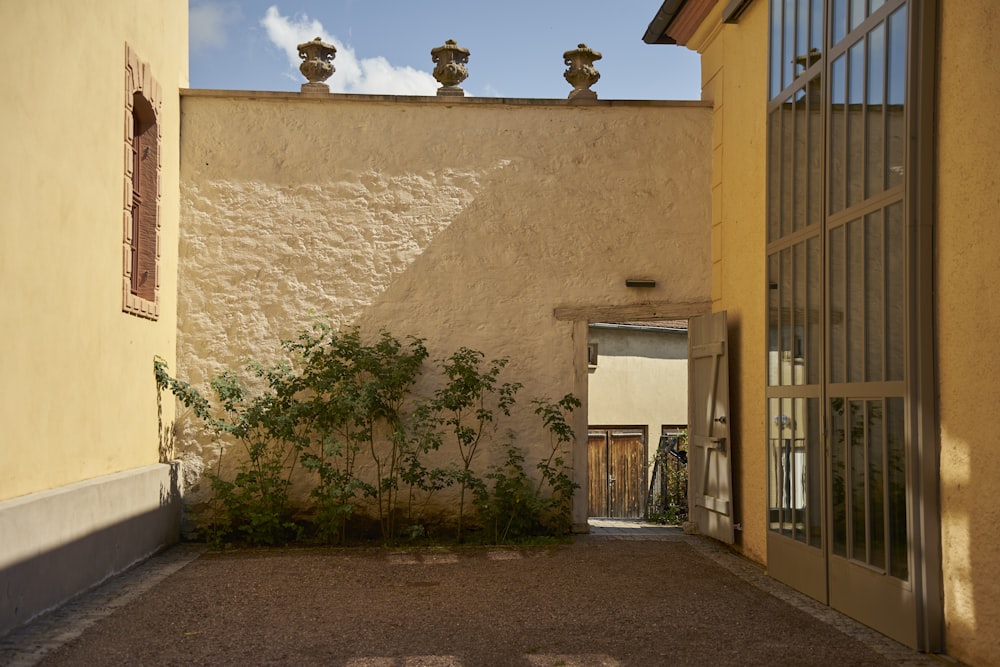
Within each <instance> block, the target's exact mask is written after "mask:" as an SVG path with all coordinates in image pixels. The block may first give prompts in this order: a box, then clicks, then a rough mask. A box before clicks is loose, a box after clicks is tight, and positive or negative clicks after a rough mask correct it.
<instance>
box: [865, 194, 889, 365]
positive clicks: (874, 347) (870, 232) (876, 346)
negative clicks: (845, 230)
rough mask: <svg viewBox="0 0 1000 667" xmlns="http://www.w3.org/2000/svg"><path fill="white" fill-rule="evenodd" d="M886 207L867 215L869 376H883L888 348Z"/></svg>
mask: <svg viewBox="0 0 1000 667" xmlns="http://www.w3.org/2000/svg"><path fill="white" fill-rule="evenodd" d="M882 238H883V232H882V211H876V212H875V213H871V214H869V215H867V216H865V280H864V283H865V294H866V296H867V298H866V299H865V322H866V327H865V329H866V331H865V333H866V340H865V379H866V380H868V381H869V382H878V381H880V380H882V355H883V352H884V351H885V334H884V329H883V326H884V323H885V298H884V289H885V277H884V271H885V261H884V254H883V253H884V249H883V247H882Z"/></svg>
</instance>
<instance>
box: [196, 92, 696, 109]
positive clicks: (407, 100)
mask: <svg viewBox="0 0 1000 667" xmlns="http://www.w3.org/2000/svg"><path fill="white" fill-rule="evenodd" d="M180 94H181V97H213V98H220V99H255V100H301V101H308V102H368V103H372V102H388V103H395V104H441V105H444V106H457V105H472V106H482V105H489V106H536V107H538V106H541V107H546V106H547V107H598V108H611V107H656V108H670V107H680V108H685V107H692V108H699V109H701V108H704V109H710V108H712V102H709V101H703V100H601V99H597V100H573V101H571V100H568V99H545V98H522V97H445V96H442V97H437V96H430V95H426V96H422V95H357V94H351V93H326V94H315V93H313V94H302V93H295V92H284V91H260V90H216V89H210V88H181V89H180Z"/></svg>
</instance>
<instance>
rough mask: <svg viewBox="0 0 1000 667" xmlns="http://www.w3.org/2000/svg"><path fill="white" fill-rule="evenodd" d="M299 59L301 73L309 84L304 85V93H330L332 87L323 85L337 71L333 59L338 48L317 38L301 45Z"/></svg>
mask: <svg viewBox="0 0 1000 667" xmlns="http://www.w3.org/2000/svg"><path fill="white" fill-rule="evenodd" d="M298 49H299V58H302V64H301V65H299V71H300V72H302V76H304V77H305V78H306V79H307V80H308V81H309V83H303V84H302V92H303V93H329V92H330V86H328V85H326V84H325V83H323V82H324V81H326V80H327V79H329V78H330V76H331V75H332V74H333V73H334V71H336V70H335V69H334V67H333V59H334V58H335V57H336V55H337V47H335V46H334V45H333V44H327V43H326V42H324V41H323V40H322V39H320V38H319V37H317V38H316V39H314V40H312V41H311V42H305V43H304V44H299V46H298Z"/></svg>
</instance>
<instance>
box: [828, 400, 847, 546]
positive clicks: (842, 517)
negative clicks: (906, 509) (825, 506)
mask: <svg viewBox="0 0 1000 667" xmlns="http://www.w3.org/2000/svg"><path fill="white" fill-rule="evenodd" d="M846 435H847V434H846V433H845V432H844V399H843V398H831V399H830V473H831V480H832V485H831V489H830V493H831V498H830V512H831V515H832V524H833V535H832V536H831V537H832V544H833V553H835V554H836V555H838V556H846V555H847V480H846V478H845V475H844V461H845V453H844V452H845V446H846V443H847V439H846Z"/></svg>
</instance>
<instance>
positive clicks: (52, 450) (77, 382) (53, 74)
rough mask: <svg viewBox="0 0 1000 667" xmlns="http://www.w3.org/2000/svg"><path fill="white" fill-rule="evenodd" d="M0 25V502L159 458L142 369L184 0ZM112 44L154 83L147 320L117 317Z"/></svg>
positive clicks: (12, 8)
mask: <svg viewBox="0 0 1000 667" xmlns="http://www.w3.org/2000/svg"><path fill="white" fill-rule="evenodd" d="M0 26H3V39H2V40H0V89H2V90H3V91H4V92H3V96H2V99H0V127H2V128H3V132H4V139H3V151H2V152H0V183H2V184H3V195H4V196H3V197H2V198H0V312H2V313H3V315H2V317H0V342H2V344H3V350H4V354H3V360H4V361H3V370H2V372H0V500H3V499H7V498H13V497H16V496H22V495H24V494H29V493H32V492H34V491H39V490H44V489H51V488H54V487H59V486H62V485H65V484H68V483H71V482H75V481H79V480H85V479H89V478H93V477H96V476H100V475H104V474H107V473H113V472H118V471H123V470H127V469H132V468H136V467H138V466H143V465H146V464H150V463H156V462H157V460H158V458H159V456H158V431H157V404H156V394H155V384H154V382H153V375H152V364H153V357H154V355H160V356H162V357H165V358H167V359H172V358H173V353H174V348H175V340H176V319H175V304H176V299H175V295H176V291H177V285H176V278H175V276H176V244H177V220H178V196H177V192H178V164H179V161H180V159H179V153H178V148H179V147H178V143H177V140H176V137H177V134H178V127H179V102H178V94H177V91H178V89H179V87H182V86H186V85H187V57H188V56H187V2H186V0H172V1H171V2H155V3H153V2H142V3H139V2H121V1H120V0H102V1H100V2H86V3H74V2H63V1H61V0H48V1H46V0H35V1H32V2H27V1H14V2H2V3H0ZM126 43H128V44H129V45H130V46H131V47H132V49H133V50H134V51H135V52H136V53H137V54H138V56H139V57H140V58H141V59H142V60H144V61H145V62H147V63H148V64H149V65H150V66H151V68H152V72H153V76H154V77H155V78H156V80H157V81H158V82H159V84H160V86H161V87H162V89H163V110H162V118H161V127H162V137H163V141H162V169H161V180H160V191H161V202H160V222H161V237H160V280H161V283H160V318H159V321H157V322H153V321H150V320H146V319H140V318H138V317H135V316H131V315H127V314H125V313H123V312H122V275H123V250H122V242H123V212H122V211H123V201H124V200H123V191H122V188H123V178H124V173H125V172H124V169H125V158H126V156H125V154H124V139H125V130H126V128H125V123H126V115H125V53H126ZM166 409H167V410H168V411H169V410H172V407H171V406H167V408H166ZM167 416H169V412H168V415H167Z"/></svg>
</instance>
